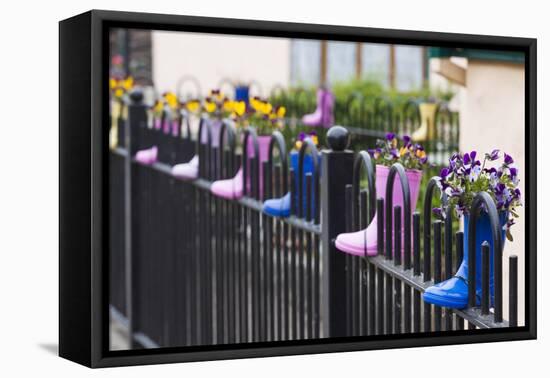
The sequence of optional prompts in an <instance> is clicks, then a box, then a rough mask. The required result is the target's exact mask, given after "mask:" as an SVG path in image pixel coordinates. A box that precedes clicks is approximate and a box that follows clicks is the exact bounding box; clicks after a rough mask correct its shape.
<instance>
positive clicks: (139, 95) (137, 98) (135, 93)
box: [129, 89, 143, 104]
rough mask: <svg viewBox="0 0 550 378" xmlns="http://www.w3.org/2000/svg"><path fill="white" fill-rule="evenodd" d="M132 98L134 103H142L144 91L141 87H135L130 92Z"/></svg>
mask: <svg viewBox="0 0 550 378" xmlns="http://www.w3.org/2000/svg"><path fill="white" fill-rule="evenodd" d="M129 96H130V100H131V101H132V103H134V104H141V102H142V101H143V91H142V90H141V89H134V90H132V91H131V92H130V94H129Z"/></svg>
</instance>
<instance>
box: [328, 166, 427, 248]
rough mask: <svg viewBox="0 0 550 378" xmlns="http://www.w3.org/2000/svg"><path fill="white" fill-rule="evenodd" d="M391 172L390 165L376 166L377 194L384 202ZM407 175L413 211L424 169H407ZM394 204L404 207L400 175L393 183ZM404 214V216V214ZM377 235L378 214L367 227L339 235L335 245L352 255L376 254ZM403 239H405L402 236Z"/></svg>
mask: <svg viewBox="0 0 550 378" xmlns="http://www.w3.org/2000/svg"><path fill="white" fill-rule="evenodd" d="M389 173H390V167H386V166H383V165H377V166H376V196H377V198H383V199H384V203H385V201H386V184H387V181H388V175H389ZM406 175H407V178H408V179H409V188H410V191H411V212H413V211H414V209H416V203H417V201H418V194H419V191H420V182H421V181H422V171H419V170H408V171H406ZM393 205H394V206H396V205H400V206H401V207H403V195H402V190H401V183H400V181H399V177H397V178H396V179H395V182H394V184H393ZM402 214H403V212H402ZM402 216H403V217H404V214H403V215H402ZM401 224H404V222H403V221H402V222H401ZM377 237H378V222H377V216H376V215H375V216H374V218H373V219H372V222H371V223H370V224H369V226H368V227H367V228H366V229H364V230H361V231H356V232H349V233H345V234H340V235H338V237H337V238H336V242H335V245H336V248H338V249H339V250H340V251H342V252H345V253H349V254H351V255H355V256H365V254H366V255H367V256H375V255H376V254H377V252H378V242H377ZM401 240H404V239H403V238H402V239H401ZM411 242H412V240H411ZM401 245H404V242H402V243H401ZM411 246H412V244H411Z"/></svg>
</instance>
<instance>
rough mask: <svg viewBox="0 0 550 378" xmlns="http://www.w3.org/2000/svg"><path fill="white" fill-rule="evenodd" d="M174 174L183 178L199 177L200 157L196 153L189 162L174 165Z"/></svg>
mask: <svg viewBox="0 0 550 378" xmlns="http://www.w3.org/2000/svg"><path fill="white" fill-rule="evenodd" d="M172 175H173V176H174V177H177V178H179V179H183V180H195V179H196V178H197V177H199V157H198V156H197V155H195V156H193V158H191V160H190V161H189V162H187V163H182V164H176V165H174V166H173V167H172Z"/></svg>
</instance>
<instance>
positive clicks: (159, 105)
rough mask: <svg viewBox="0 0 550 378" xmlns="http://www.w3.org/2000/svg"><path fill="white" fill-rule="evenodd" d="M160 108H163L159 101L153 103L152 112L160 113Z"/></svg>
mask: <svg viewBox="0 0 550 378" xmlns="http://www.w3.org/2000/svg"><path fill="white" fill-rule="evenodd" d="M162 107H163V104H162V101H160V100H159V101H157V102H156V103H155V106H154V107H153V111H155V112H157V113H160V112H162Z"/></svg>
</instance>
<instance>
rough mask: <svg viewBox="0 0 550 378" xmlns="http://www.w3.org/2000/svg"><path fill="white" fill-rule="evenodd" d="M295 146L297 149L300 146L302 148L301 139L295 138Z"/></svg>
mask: <svg viewBox="0 0 550 378" xmlns="http://www.w3.org/2000/svg"><path fill="white" fill-rule="evenodd" d="M295 146H296V149H297V150H299V149H300V148H302V141H301V140H297V141H296V144H295Z"/></svg>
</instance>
